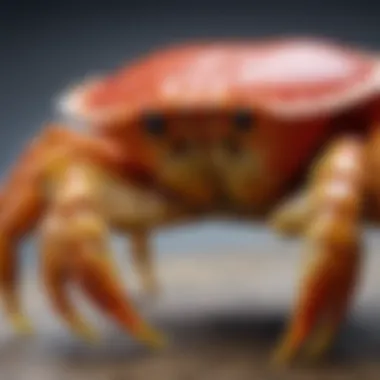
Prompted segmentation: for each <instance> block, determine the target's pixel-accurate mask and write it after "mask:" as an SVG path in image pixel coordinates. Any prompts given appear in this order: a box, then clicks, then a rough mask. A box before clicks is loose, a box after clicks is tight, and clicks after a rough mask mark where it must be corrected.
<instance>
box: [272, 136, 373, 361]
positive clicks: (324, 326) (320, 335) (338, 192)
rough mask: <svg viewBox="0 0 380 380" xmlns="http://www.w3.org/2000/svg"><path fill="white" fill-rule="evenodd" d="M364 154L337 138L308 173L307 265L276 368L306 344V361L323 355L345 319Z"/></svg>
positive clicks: (355, 260)
mask: <svg viewBox="0 0 380 380" xmlns="http://www.w3.org/2000/svg"><path fill="white" fill-rule="evenodd" d="M364 150H365V149H364V144H363V142H362V141H360V140H359V139H357V138H355V137H346V138H341V139H338V141H336V143H334V144H333V145H332V146H330V147H329V148H328V149H327V151H326V152H325V154H324V155H323V157H322V158H321V160H320V161H319V162H318V165H317V166H316V168H315V169H314V171H313V173H312V174H313V176H312V178H311V181H310V183H309V187H308V189H307V192H308V194H309V196H310V201H311V202H312V213H311V215H309V218H310V219H309V222H308V224H307V225H306V238H307V243H308V249H309V252H308V253H309V256H308V257H307V261H308V262H307V265H306V267H305V271H304V274H303V278H302V282H301V286H302V288H301V289H300V293H299V295H298V298H297V300H296V305H295V309H294V314H293V317H292V320H291V321H290V324H289V326H288V328H287V331H286V333H285V336H284V338H283V339H282V341H281V342H280V344H279V347H278V349H277V350H276V352H275V355H274V363H275V364H276V365H285V364H288V363H290V361H291V360H292V359H293V358H294V357H295V356H296V355H297V354H298V353H300V350H301V348H302V347H303V346H304V344H306V343H309V347H308V350H307V351H306V355H307V356H308V358H309V359H311V358H317V357H319V356H320V355H322V353H324V351H325V350H326V349H327V348H328V347H329V345H330V344H331V342H332V340H333V338H334V336H335V334H336V332H337V329H338V327H339V326H340V324H341V323H342V320H343V318H344V317H345V315H346V312H347V308H348V306H349V304H350V300H351V298H352V296H353V294H354V287H355V285H356V281H357V275H358V270H359V268H360V257H359V255H360V231H359V225H358V224H359V217H360V216H361V209H362V207H361V202H362V198H363V195H364V187H365V181H364V173H365V170H366V167H365V153H364ZM313 332H314V333H316V335H315V336H314V337H313V336H312V333H313ZM309 338H310V339H311V340H309Z"/></svg>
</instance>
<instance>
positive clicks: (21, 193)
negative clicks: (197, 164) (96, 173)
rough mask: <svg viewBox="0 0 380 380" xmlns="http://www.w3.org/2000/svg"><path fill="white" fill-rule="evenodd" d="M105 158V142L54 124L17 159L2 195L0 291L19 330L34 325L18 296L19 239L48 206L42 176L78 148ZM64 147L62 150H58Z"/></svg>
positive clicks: (13, 322)
mask: <svg viewBox="0 0 380 380" xmlns="http://www.w3.org/2000/svg"><path fill="white" fill-rule="evenodd" d="M79 146H81V148H82V149H83V151H85V152H86V153H90V154H92V156H93V157H94V158H95V157H96V156H98V158H99V157H101V158H103V157H104V158H105V157H112V154H110V152H111V150H110V149H109V148H108V147H105V146H104V144H102V142H98V141H96V140H90V139H88V140H86V138H80V137H79V136H77V135H76V134H74V133H72V132H70V131H68V130H66V129H65V128H60V127H59V126H51V127H48V128H46V130H45V131H44V133H42V135H41V136H39V137H38V138H36V140H35V141H34V142H33V143H32V144H30V146H29V147H28V149H26V151H25V152H24V154H23V155H22V156H21V157H20V159H19V160H18V163H17V164H16V166H15V167H14V169H13V171H12V172H11V174H10V176H9V179H8V181H6V183H5V184H4V185H3V188H2V191H1V196H0V291H1V294H2V299H3V306H4V309H5V313H6V315H7V316H8V317H9V319H10V321H11V324H12V325H13V327H14V328H15V329H16V330H17V331H19V332H22V331H30V330H31V327H30V324H29V323H28V321H27V319H26V318H25V316H24V315H23V314H22V313H21V307H20V301H19V297H18V294H17V293H18V289H17V286H18V283H19V281H18V275H17V267H18V263H17V262H18V260H17V253H18V242H19V241H20V240H21V239H22V238H23V237H24V236H26V235H28V234H29V233H30V232H31V230H32V229H33V228H34V227H35V226H36V225H37V223H38V220H39V218H40V216H41V215H42V213H43V209H44V206H45V198H44V189H43V186H42V185H43V176H44V175H45V174H46V171H47V170H50V169H51V168H52V167H54V166H55V165H57V160H58V161H59V158H60V157H61V156H64V155H65V153H68V152H69V151H72V150H73V149H74V148H75V147H79ZM59 148H61V149H59Z"/></svg>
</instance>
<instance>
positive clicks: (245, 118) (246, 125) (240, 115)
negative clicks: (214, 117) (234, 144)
mask: <svg viewBox="0 0 380 380" xmlns="http://www.w3.org/2000/svg"><path fill="white" fill-rule="evenodd" d="M233 122H234V126H235V127H236V129H238V130H239V131H248V130H249V129H250V128H252V126H253V124H254V122H255V120H254V116H253V114H252V111H251V110H249V109H241V110H238V111H237V112H236V113H235V115H234V119H233Z"/></svg>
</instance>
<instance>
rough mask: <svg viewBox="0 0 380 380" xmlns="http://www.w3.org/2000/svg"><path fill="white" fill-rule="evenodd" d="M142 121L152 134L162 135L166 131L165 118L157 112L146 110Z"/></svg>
mask: <svg viewBox="0 0 380 380" xmlns="http://www.w3.org/2000/svg"><path fill="white" fill-rule="evenodd" d="M142 123H143V125H144V128H145V129H146V131H147V132H148V133H149V134H150V135H153V136H162V135H163V134H164V133H165V127H166V123H165V118H164V117H163V116H162V115H161V114H159V113H157V112H152V111H148V112H145V113H144V114H143V116H142Z"/></svg>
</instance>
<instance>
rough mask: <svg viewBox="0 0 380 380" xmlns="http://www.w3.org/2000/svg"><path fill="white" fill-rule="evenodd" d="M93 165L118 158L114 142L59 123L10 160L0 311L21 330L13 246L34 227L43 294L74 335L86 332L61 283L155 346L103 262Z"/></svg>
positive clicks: (1, 226) (0, 242)
mask: <svg viewBox="0 0 380 380" xmlns="http://www.w3.org/2000/svg"><path fill="white" fill-rule="evenodd" d="M97 163H101V164H103V165H107V164H108V165H112V164H120V159H119V157H118V156H117V149H116V147H113V146H110V145H107V144H106V143H104V142H103V141H102V140H97V139H95V138H87V137H84V136H80V135H77V134H75V133H74V132H70V131H67V130H65V129H60V128H52V129H47V130H46V131H45V132H44V133H42V135H41V136H40V137H39V138H37V139H36V141H35V142H34V144H33V145H32V146H31V147H30V149H29V150H28V151H27V152H26V153H25V154H24V155H23V156H22V157H21V158H20V160H19V161H18V164H17V166H16V167H15V168H14V170H13V172H12V173H11V176H10V178H9V180H8V181H7V183H6V184H5V185H4V186H3V192H2V196H1V199H0V206H1V207H0V290H1V292H2V298H3V300H4V307H5V312H6V313H7V315H9V316H10V317H11V321H12V322H13V324H14V326H15V327H16V328H17V329H19V330H20V329H24V330H25V329H26V328H27V327H28V328H29V324H28V323H27V322H26V321H25V319H24V317H23V313H22V312H21V306H20V302H19V296H18V291H17V285H18V279H17V276H16V275H17V261H16V256H17V244H18V242H19V240H20V239H21V238H22V237H24V236H25V235H27V234H30V233H31V232H32V230H33V229H34V228H35V227H37V226H39V229H40V232H41V235H40V237H41V244H40V248H41V251H42V275H43V280H44V283H45V286H46V288H47V292H48V294H49V296H50V298H51V300H52V304H53V307H54V308H55V309H56V311H57V312H58V313H59V314H60V315H61V316H62V317H63V319H64V320H65V321H66V322H67V324H68V325H69V326H70V327H71V328H72V329H73V330H74V331H75V332H76V333H79V334H81V335H82V336H85V337H91V338H92V337H94V332H93V330H92V329H91V328H90V327H89V326H88V325H87V323H86V322H85V321H84V320H83V319H82V318H81V317H80V316H79V314H78V313H77V312H76V310H75V308H74V306H73V305H72V303H71V300H70V299H69V297H68V294H67V289H66V287H67V285H68V284H69V282H74V283H75V284H77V285H78V286H79V287H80V288H81V289H82V290H83V291H84V292H85V293H86V294H87V295H88V296H89V297H90V298H91V300H92V301H93V302H94V303H95V305H97V306H98V307H99V308H100V309H102V310H103V311H105V312H107V313H108V314H109V315H110V316H111V317H113V319H115V320H116V321H118V322H119V323H120V325H121V326H122V327H124V328H125V329H126V330H128V331H129V332H130V333H131V334H132V335H133V336H134V337H135V338H137V339H139V340H141V341H143V342H144V343H147V344H149V345H151V346H154V347H156V346H160V345H161V344H162V343H163V342H164V338H163V337H162V336H161V334H159V333H158V332H156V331H155V330H153V329H152V328H151V327H149V326H148V324H147V323H145V322H144V321H143V319H142V318H141V317H140V316H139V314H138V313H137V311H135V309H134V306H133V305H132V302H131V301H130V300H129V299H128V297H127V296H126V292H125V290H124V287H123V284H122V281H121V279H120V278H119V277H118V275H117V273H116V269H115V268H113V265H112V261H111V260H110V255H109V254H108V247H107V244H108V239H109V233H108V230H107V227H108V226H107V222H108V221H107V220H105V216H104V215H103V213H102V212H103V209H102V194H103V193H102V177H101V174H100V171H99V170H98V166H97Z"/></svg>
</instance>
